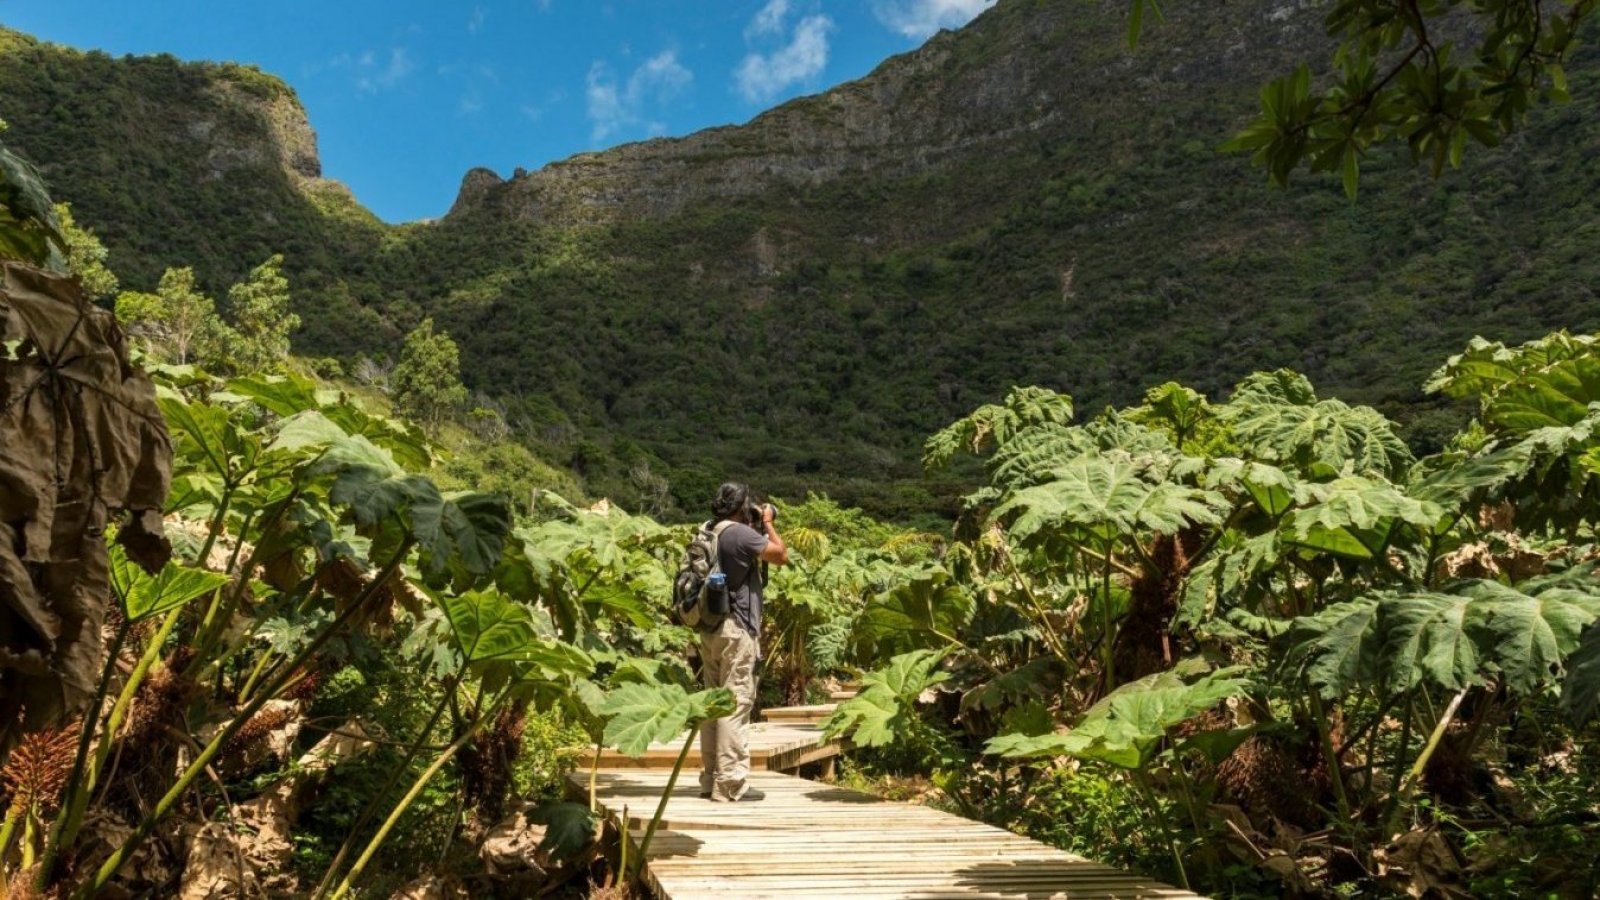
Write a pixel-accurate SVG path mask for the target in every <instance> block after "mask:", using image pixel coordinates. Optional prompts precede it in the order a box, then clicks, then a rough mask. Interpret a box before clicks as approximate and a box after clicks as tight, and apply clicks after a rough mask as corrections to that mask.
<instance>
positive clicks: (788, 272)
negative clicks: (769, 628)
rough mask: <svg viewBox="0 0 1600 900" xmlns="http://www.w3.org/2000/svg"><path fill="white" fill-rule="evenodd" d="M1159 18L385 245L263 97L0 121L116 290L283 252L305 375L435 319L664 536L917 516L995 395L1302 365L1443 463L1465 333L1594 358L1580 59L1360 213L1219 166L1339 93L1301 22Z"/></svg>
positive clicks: (33, 75)
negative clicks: (739, 516)
mask: <svg viewBox="0 0 1600 900" xmlns="http://www.w3.org/2000/svg"><path fill="white" fill-rule="evenodd" d="M1169 7H1170V8H1168V9H1167V18H1166V20H1165V21H1163V22H1160V23H1150V24H1148V25H1147V28H1146V33H1145V36H1144V39H1143V42H1142V43H1141V45H1140V47H1139V48H1138V49H1137V50H1130V49H1129V48H1128V47H1127V45H1126V42H1125V39H1124V35H1125V21H1124V16H1125V14H1126V10H1127V3H1126V0H1100V2H1093V3H1085V2H1083V0H1000V2H999V3H997V4H996V5H995V6H994V7H993V8H992V9H991V10H990V11H988V12H986V13H985V14H983V15H981V16H980V17H978V18H977V19H976V20H975V21H974V22H972V23H971V24H970V25H968V26H967V27H966V28H963V29H961V30H960V31H957V32H953V33H944V34H940V35H938V36H936V37H935V38H933V39H932V40H930V41H929V42H928V43H927V44H926V45H925V46H923V47H921V48H919V49H917V50H915V51H913V52H911V53H908V54H904V55H902V56H899V57H895V58H893V59H890V60H888V61H886V62H885V63H883V64H882V65H881V66H880V67H879V68H878V69H877V70H875V71H874V72H872V73H871V74H869V75H868V76H866V77H864V78H862V79H860V80H858V81H855V82H852V83H849V84H845V85H841V86H839V87H837V88H834V89H832V90H829V91H827V92H824V93H822V94H819V95H817V96H814V97H807V98H802V99H799V100H796V101H793V102H790V103H786V104H784V105H782V106H780V107H778V108H776V109H773V110H771V111H769V112H767V113H764V114H762V115H760V116H758V117H756V118H755V119H753V120H752V121H750V122H748V123H745V124H743V125H738V126H730V127H725V128H716V129H710V130H708V131H704V132H700V133H698V134H694V135H690V136H687V137H683V138H676V139H661V140H653V141H646V142H642V143H637V144H629V145H625V146H622V147H618V148H615V149H613V150H609V151H606V152H603V153H593V154H583V155H580V156H577V157H574V158H572V159H569V160H564V161H562V162H558V163H555V164H552V165H549V166H546V167H544V168H543V169H540V170H538V171H535V172H521V171H518V172H514V173H508V177H507V176H506V175H503V174H497V173H494V172H490V171H488V170H484V169H475V170H473V171H472V172H469V173H467V175H466V177H465V178H464V179H463V182H462V187H461V191H460V195H459V196H458V198H457V200H456V202H455V204H454V205H453V207H452V209H451V210H450V212H449V214H448V215H447V216H445V217H444V218H443V219H441V220H440V221H438V222H436V223H431V224H421V225H411V226H403V227H400V228H385V227H383V226H380V225H378V224H377V223H375V222H374V221H373V220H372V219H371V217H370V216H368V215H366V214H365V212H364V211H363V210H361V209H360V208H359V206H358V205H356V204H355V203H354V201H353V200H352V199H351V198H349V196H348V194H347V193H343V192H341V191H339V190H338V189H336V188H333V187H331V186H329V185H328V184H327V183H326V182H322V181H320V180H318V179H317V178H316V174H317V170H316V165H315V154H314V143H313V139H312V138H311V137H310V135H309V131H308V129H306V128H305V127H304V124H303V116H297V115H296V113H297V110H298V107H297V106H295V105H292V96H290V95H288V93H287V91H286V90H284V89H282V88H281V85H277V86H276V87H274V86H273V85H275V84H276V83H275V82H272V81H271V80H270V79H265V76H261V75H260V73H252V72H250V70H242V69H239V67H231V68H229V67H225V66H224V67H218V66H196V65H188V64H179V63H177V62H176V61H175V60H171V59H170V58H156V59H134V60H111V59H109V58H107V57H104V56H97V55H95V54H69V53H65V52H61V51H55V50H49V49H46V48H40V47H38V46H36V45H35V46H33V47H31V48H24V49H22V50H18V49H17V48H16V47H15V46H14V45H15V43H16V39H15V38H13V39H12V41H11V45H8V46H6V47H5V48H3V52H0V90H3V91H4V96H5V98H6V104H5V106H4V107H3V108H0V115H4V116H5V117H6V118H7V119H9V120H11V121H12V124H13V126H14V128H13V132H12V133H11V134H8V136H7V137H8V141H10V142H11V143H13V145H14V146H17V147H19V148H20V149H22V150H24V151H25V152H28V153H30V154H31V155H32V156H34V157H35V158H36V159H39V160H40V161H41V162H43V163H44V165H45V168H46V172H47V174H48V175H49V176H50V177H51V179H52V181H53V182H54V186H55V189H56V190H57V192H58V193H59V194H61V195H63V196H65V197H66V198H67V199H70V200H73V201H75V202H76V203H77V204H78V205H79V207H80V213H81V215H80V218H81V219H83V220H84V221H86V222H89V223H91V224H92V225H93V226H95V227H96V228H97V229H99V230H100V231H101V232H102V233H103V234H105V235H106V237H107V239H108V243H109V244H110V245H111V247H112V250H113V256H112V262H113V264H114V266H116V267H117V268H118V269H119V271H122V272H124V273H129V272H131V273H133V280H134V281H135V283H138V282H139V281H140V280H146V281H153V276H154V275H155V274H159V267H160V266H162V265H165V264H172V263H182V262H189V263H194V264H196V265H198V266H199V267H200V269H201V271H202V272H203V273H205V274H206V277H208V278H211V279H213V280H214V281H215V280H220V279H222V278H225V277H235V276H236V275H237V274H238V273H240V272H242V271H243V270H244V269H245V268H247V267H248V266H249V265H250V264H252V263H253V262H255V261H258V260H259V258H260V257H262V256H265V255H266V253H267V252H271V251H274V250H276V251H283V252H286V253H287V255H288V257H289V262H290V265H291V267H292V269H291V271H292V273H293V275H294V278H295V285H296V288H297V291H298V295H297V296H298V303H299V305H300V309H299V312H300V314H301V316H302V317H303V318H304V319H305V321H306V326H305V329H304V333H303V334H302V335H300V346H301V348H302V350H303V351H305V352H310V353H314V354H318V355H322V354H334V355H346V356H348V355H353V354H356V353H369V354H370V353H392V352H393V351H394V348H395V347H396V345H397V343H398V335H399V334H400V333H402V332H403V331H404V330H405V329H407V328H409V327H410V326H411V325H413V324H414V323H415V322H417V321H418V320H419V319H420V318H421V317H422V316H423V315H432V316H433V317H434V319H435V321H436V323H438V324H439V326H440V327H443V328H445V329H447V330H449V331H450V332H451V333H453V334H454V335H455V336H456V337H457V339H458V340H459V341H460V342H461V343H462V345H463V347H462V350H463V353H462V359H463V361H464V364H465V366H466V375H467V377H468V380H469V382H470V383H471V385H472V386H473V387H475V388H478V389H481V390H483V391H485V392H487V393H489V394H491V395H494V396H496V397H499V398H500V399H501V401H502V402H504V403H505V404H506V407H507V412H508V415H509V418H510V420H511V421H512V422H513V424H514V425H515V426H516V427H517V428H518V429H519V430H520V433H522V434H524V435H528V436H529V439H530V440H534V441H537V442H542V443H543V444H544V445H546V446H547V447H548V448H549V449H550V450H551V452H553V453H555V454H556V455H557V456H558V457H560V458H562V459H563V460H565V461H569V462H570V463H571V464H572V465H573V466H574V467H575V468H577V469H578V470H579V471H581V472H584V473H585V474H587V475H589V476H590V477H591V478H595V477H602V476H604V477H608V478H610V479H612V482H613V483H622V484H624V485H625V484H626V482H627V481H628V479H630V478H635V477H637V478H638V479H640V480H641V481H648V480H649V479H650V478H653V477H655V476H656V475H659V474H661V473H665V474H666V475H667V476H668V478H669V480H670V481H671V482H672V483H673V486H674V489H675V491H676V492H678V494H679V496H680V498H683V499H685V501H686V502H693V500H692V498H694V497H697V496H698V495H699V492H702V491H703V490H704V489H705V487H706V485H707V484H708V483H710V482H714V481H715V480H716V479H718V478H721V477H723V476H725V475H729V474H741V475H744V476H747V477H754V478H757V479H758V480H761V481H762V482H763V483H764V484H766V485H767V486H768V487H769V488H771V489H774V490H776V491H779V492H787V493H791V494H793V493H799V492H801V491H803V490H805V489H809V488H823V489H828V490H832V491H833V492H834V493H835V494H836V495H838V496H840V497H842V498H843V499H846V500H851V501H863V502H868V503H872V504H875V505H876V506H877V508H878V509H879V510H880V511H891V512H892V511H895V510H896V509H904V508H905V507H907V506H912V507H915V506H918V505H920V504H923V503H925V502H926V501H927V499H928V498H927V497H926V496H925V495H923V494H921V493H920V491H922V488H921V487H919V486H917V485H916V484H915V482H914V479H915V478H916V477H917V473H918V468H917V465H916V457H917V447H918V444H919V443H920V440H921V439H922V437H923V436H925V435H926V434H927V433H929V432H931V431H932V430H934V429H935V428H937V427H939V426H940V425H942V424H943V423H945V422H946V421H948V420H949V419H950V418H952V417H954V416H956V415H960V414H962V413H964V412H965V411H967V410H968V409H970V408H971V407H973V406H975V405H977V404H979V403H982V402H985V401H988V400H992V399H994V398H996V397H998V396H1000V395H1001V394H1002V393H1003V392H1004V390H1005V389H1006V388H1007V387H1008V386H1010V385H1011V384H1015V383H1037V384H1044V385H1047V386H1050V387H1053V388H1057V389H1060V390H1064V391H1067V392H1070V393H1072V394H1074V395H1075V396H1076V397H1078V399H1079V401H1080V408H1083V409H1088V410H1093V409H1095V408H1097V406H1098V405H1099V404H1102V403H1105V402H1113V401H1115V402H1122V401H1128V400H1131V399H1134V398H1136V397H1137V396H1138V394H1139V393H1140V392H1141V391H1142V390H1143V389H1145V388H1146V387H1148V386H1150V385H1151V384H1153V383H1158V382H1160V381H1164V380H1167V379H1179V380H1183V381H1186V382H1189V383H1192V384H1194V385H1195V386H1197V387H1199V388H1201V389H1204V390H1207V391H1211V392H1222V391H1225V390H1226V389H1227V388H1228V386H1229V385H1231V384H1232V383H1233V381H1234V380H1236V379H1237V378H1239V377H1241V376H1242V375H1244V374H1246V373H1248V372H1250V371H1252V370H1254V369H1260V368H1270V367H1276V366H1284V365H1287V366H1292V367H1295V368H1297V369H1301V370H1303V371H1305V372H1306V373H1307V374H1308V375H1310V376H1311V377H1312V378H1313V380H1314V381H1316V382H1317V384H1318V385H1319V387H1321V388H1323V389H1324V390H1326V391H1331V392H1335V393H1340V394H1342V395H1343V396H1346V397H1348V398H1351V399H1355V400H1361V401H1365V402H1374V403H1378V404H1380V405H1381V406H1382V407H1383V408H1384V409H1386V410H1387V411H1389V412H1390V413H1391V414H1393V415H1396V416H1397V417H1399V418H1400V419H1402V421H1403V422H1404V423H1405V425H1406V427H1407V429H1408V434H1409V435H1410V437H1411V438H1412V439H1413V440H1415V441H1416V442H1418V444H1419V446H1425V445H1426V444H1427V442H1428V441H1430V440H1433V439H1434V438H1433V437H1432V436H1433V435H1435V434H1437V433H1440V432H1441V431H1442V430H1444V428H1445V427H1446V426H1447V425H1453V424H1454V421H1455V419H1456V418H1459V416H1460V413H1459V411H1454V410H1451V409H1449V408H1448V407H1446V406H1442V405H1440V404H1438V403H1436V402H1435V401H1433V400H1431V399H1429V398H1426V397H1424V396H1423V395H1422V394H1421V392H1420V390H1419V385H1420V384H1421V382H1422V381H1423V379H1424V377H1425V376H1426V374H1427V370H1428V368H1429V367H1430V366H1432V365H1433V364H1435V363H1436V361H1437V360H1438V359H1440V358H1443V356H1444V355H1445V354H1447V353H1450V352H1453V351H1454V350H1456V349H1458V348H1459V346H1460V345H1461V344H1462V343H1463V342H1464V341H1465V340H1466V339H1467V338H1468V337H1470V336H1471V335H1472V334H1475V333H1482V334H1485V335H1487V336H1490V337H1493V338H1498V339H1505V340H1516V339H1521V338H1525V337H1528V336H1531V335H1534V334H1537V333H1542V332H1544V331H1547V330H1551V329H1554V328H1559V327H1570V328H1574V329H1595V328H1600V296H1597V294H1596V285H1600V254H1595V253H1594V252H1593V248H1594V246H1595V244H1596V242H1597V241H1600V235H1597V233H1596V230H1595V229H1596V225H1595V224H1594V223H1595V222H1597V221H1600V215H1597V213H1600V209H1597V199H1596V198H1600V170H1596V169H1595V168H1594V167H1593V166H1592V164H1590V163H1589V162H1588V161H1589V160H1592V159H1593V158H1594V157H1595V155H1596V154H1600V78H1597V77H1596V70H1597V63H1596V56H1595V53H1594V51H1592V50H1588V51H1585V52H1584V54H1583V55H1581V56H1580V57H1579V58H1578V59H1575V60H1574V61H1573V63H1572V65H1570V66H1569V67H1568V72H1569V75H1570V76H1571V78H1572V82H1573V93H1574V95H1575V96H1576V97H1577V98H1578V99H1577V102H1575V103H1574V104H1572V105H1571V106H1568V107H1564V108H1557V109H1540V110H1536V111H1535V113H1534V115H1533V117H1532V119H1531V121H1530V123H1529V127H1528V128H1527V130H1526V131H1525V132H1523V133H1522V134H1521V135H1519V136H1518V138H1517V139H1516V140H1515V141H1512V142H1509V143H1508V144H1507V145H1506V146H1504V147H1502V148H1499V149H1497V150H1494V151H1478V152H1475V153H1473V154H1471V155H1470V157H1469V162H1468V164H1467V166H1466V167H1464V168H1463V170H1461V171H1459V172H1451V173H1447V174H1446V175H1445V176H1444V177H1442V178H1440V179H1439V180H1437V181H1434V180H1430V179H1429V178H1428V176H1427V175H1426V174H1425V173H1424V172H1421V171H1419V170H1418V168H1417V167H1416V166H1414V165H1413V164H1412V162H1411V161H1410V160H1409V159H1408V158H1407V157H1406V156H1405V155H1404V153H1403V152H1401V153H1389V152H1385V153H1379V154H1376V155H1374V156H1373V157H1372V158H1370V159H1368V160H1367V161H1366V162H1365V164H1364V166H1363V196H1362V199H1361V200H1360V202H1359V203H1356V204H1352V203H1350V202H1348V201H1346V200H1345V199H1344V198H1343V196H1342V194H1341V192H1340V191H1339V188H1338V186H1337V185H1336V184H1334V183H1332V182H1331V180H1325V179H1316V178H1310V179H1303V180H1301V181H1300V182H1298V183H1297V184H1296V185H1295V186H1293V188H1292V189H1290V190H1288V191H1271V190H1268V189H1267V188H1266V187H1265V186H1264V185H1263V183H1262V182H1263V180H1264V179H1263V178H1262V176H1261V175H1260V173H1259V172H1258V171H1256V170H1253V169H1252V168H1251V167H1250V166H1249V164H1248V162H1247V161H1246V160H1244V159H1241V158H1238V157H1232V156H1227V155H1223V154H1219V153H1218V152H1217V150H1216V148H1217V147H1218V146H1219V145H1220V144H1221V143H1222V142H1223V141H1224V140H1225V139H1226V138H1227V137H1229V136H1230V135H1231V134H1232V133H1233V132H1234V131H1235V130H1236V129H1237V128H1238V127H1239V126H1240V125H1241V124H1242V123H1243V122H1244V121H1246V120H1247V118H1248V117H1249V116H1250V115H1251V113H1252V112H1253V110H1254V107H1255V102H1256V100H1255V98H1256V95H1257V91H1258V89H1259V86H1260V84H1261V83H1262V82H1263V81H1265V80H1267V79H1268V78H1270V77H1272V76H1274V75H1276V74H1280V73H1282V72H1283V71H1286V70H1287V69H1289V68H1290V67H1291V66H1292V65H1294V64H1296V63H1297V62H1299V61H1300V60H1307V59H1309V60H1313V61H1315V60H1318V59H1324V58H1326V56H1327V53H1328V50H1329V47H1330V43H1329V40H1328V39H1327V38H1326V37H1325V36H1324V35H1323V33H1322V27H1321V10H1322V9H1323V6H1322V4H1320V3H1313V2H1309V0H1240V2H1236V3H1229V4H1223V5H1214V4H1170V5H1169ZM1592 45H1593V42H1590V46H1592ZM128 107H132V108H136V109H137V110H138V115H137V116H134V117H129V116H125V115H123V114H122V112H121V110H123V109H125V108H128ZM197 142H198V149H197V146H196V144H197ZM884 485H889V487H888V488H884Z"/></svg>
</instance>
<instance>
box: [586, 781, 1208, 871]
mask: <svg viewBox="0 0 1600 900" xmlns="http://www.w3.org/2000/svg"><path fill="white" fill-rule="evenodd" d="M668 774H669V773H668V772H665V771H658V770H651V769H629V770H606V771H602V772H601V773H600V777H599V781H598V797H599V800H600V803H601V805H602V807H603V808H604V809H605V811H606V813H607V814H608V815H610V816H611V817H612V818H613V820H616V819H620V813H621V810H622V808H623V807H624V806H626V807H627V808H628V813H629V816H628V818H629V819H630V820H632V821H631V823H630V831H631V833H632V834H633V835H634V836H635V839H637V837H638V836H639V835H640V834H641V833H642V831H643V828H644V825H645V824H647V823H648V821H649V819H650V817H651V815H652V814H653V813H654V811H655V805H656V801H657V800H658V799H659V798H660V796H661V792H662V791H663V790H665V788H666V781H667V777H668ZM750 778H751V783H752V786H753V787H755V788H757V789H759V790H761V791H764V792H765V793H766V798H765V799H764V800H762V801H760V802H757V803H713V802H711V801H709V800H702V799H700V798H699V796H698V786H697V785H695V784H693V782H692V780H691V781H690V783H688V784H685V783H684V782H683V781H682V780H680V783H679V785H678V786H677V788H676V789H675V790H674V791H673V795H672V797H671V798H670V799H669V800H668V803H667V809H666V813H665V815H664V817H663V822H662V830H661V831H658V832H657V834H656V838H655V841H654V842H653V843H652V844H651V847H650V858H649V860H648V864H647V867H646V879H647V881H648V883H649V884H650V886H651V889H652V890H653V891H654V892H655V893H656V896H658V897H660V898H662V900H695V898H730V900H731V898H736V897H737V898H757V897H773V898H786V900H792V898H801V897H832V896H840V895H845V896H848V897H849V898H850V900H880V898H891V897H910V898H920V900H943V898H949V900H956V898H963V900H967V898H993V900H1040V898H1056V897H1059V898H1066V900H1087V898H1108V900H1109V898H1137V900H1150V898H1161V900H1167V898H1173V900H1178V898H1195V897H1196V896H1197V895H1195V894H1193V893H1191V892H1189V891H1184V890H1180V889H1178V888H1175V887H1172V886H1170V885H1166V884H1162V883H1160V882H1158V881H1155V880H1153V879H1149V878H1144V877H1141V876H1138V875H1134V874H1132V873H1129V872H1123V871H1121V870H1118V869H1116V868H1113V867H1111V866H1106V865H1103V864H1101V863H1097V862H1093V861H1091V860H1087V859H1084V858H1083V857H1081V856H1076V855H1074V854H1071V853H1065V852H1063V851H1059V850H1056V849H1054V848H1052V847H1048V846H1046V845H1044V844H1041V843H1039V842H1037V841H1033V840H1030V839H1028V838H1024V837H1021V836H1019V835H1015V834H1012V833H1010V832H1008V831H1005V830H1004V829H1000V828H995V827H993V826H990V825H985V824H983V823H981V822H974V821H971V820H968V819H963V818H961V817H959V816H955V815H951V814H949V813H945V812H942V811H940V810H935V809H931V808H928V807H921V806H912V805H908V804H903V803H891V802H889V801H885V800H881V799H879V798H877V797H873V796H870V795H868V794H863V793H860V792H858V791H851V790H848V789H844V788H840V787H837V786H833V785H825V784H819V783H816V782H810V781H805V780H803V779H799V778H794V777H792V776H788V775H781V774H777V773H774V772H766V771H755V772H752V773H751V776H750ZM571 782H572V787H573V789H574V790H575V791H586V790H587V779H586V773H582V772H580V773H575V774H574V775H573V776H572V779H571Z"/></svg>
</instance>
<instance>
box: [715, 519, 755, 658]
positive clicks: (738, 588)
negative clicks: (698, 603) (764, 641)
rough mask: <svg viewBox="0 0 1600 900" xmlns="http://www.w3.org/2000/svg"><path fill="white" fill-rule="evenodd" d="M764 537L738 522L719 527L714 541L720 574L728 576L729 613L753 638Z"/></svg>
mask: <svg viewBox="0 0 1600 900" xmlns="http://www.w3.org/2000/svg"><path fill="white" fill-rule="evenodd" d="M765 549H767V536H766V535H764V534H762V533H761V532H759V531H757V530H755V529H754V528H751V527H750V526H749V525H744V524H741V523H738V522H735V523H733V524H732V525H729V526H728V527H727V528H725V529H723V531H722V537H721V538H720V539H718V541H717V557H718V559H719V560H720V562H721V563H722V574H724V575H726V576H728V605H729V607H730V608H731V609H732V610H733V615H734V617H735V618H736V619H738V620H739V624H740V625H743V626H744V630H745V631H748V632H749V633H750V634H751V635H752V636H754V637H756V638H760V637H761V588H762V587H763V585H762V584H761V551H763V550H765Z"/></svg>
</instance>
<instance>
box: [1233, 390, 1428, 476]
mask: <svg viewBox="0 0 1600 900" xmlns="http://www.w3.org/2000/svg"><path fill="white" fill-rule="evenodd" d="M1217 415H1218V417H1219V418H1221V419H1222V420H1223V421H1224V422H1226V423H1228V424H1229V425H1230V426H1231V427H1232V429H1233V434H1234V438H1235V440H1236V441H1237V442H1238V443H1239V445H1240V446H1241V447H1242V448H1243V449H1244V450H1245V452H1246V455H1248V456H1250V457H1253V458H1256V459H1262V460H1267V461H1270V462H1275V463H1278V464H1280V465H1294V466H1296V467H1298V468H1299V469H1301V470H1302V471H1303V472H1306V473H1308V474H1330V473H1336V472H1340V471H1344V470H1345V469H1346V468H1353V469H1354V470H1355V471H1356V472H1360V473H1372V474H1378V475H1384V476H1388V477H1391V478H1392V477H1398V476H1399V475H1400V474H1401V473H1403V472H1404V471H1405V469H1406V467H1407V466H1409V465H1410V463H1411V451H1410V450H1408V449H1407V448H1406V445H1405V442H1404V441H1402V440H1401V439H1400V436H1399V435H1398V434H1397V433H1396V431H1395V428H1394V423H1392V422H1390V421H1389V420H1388V419H1386V418H1384V417H1383V415H1382V414H1380V413H1379V412H1378V411H1377V410H1374V409H1372V408H1370V407H1366V406H1350V405H1348V404H1346V403H1344V402H1343V401H1340V400H1318V399H1316V393H1315V392H1314V391H1313V390H1312V388H1311V383H1310V382H1309V381H1307V380H1306V379H1305V376H1303V375H1300V374H1298V373H1295V372H1291V371H1289V370H1287V369H1280V370H1278V371H1276V372H1258V373H1256V374H1254V375H1251V376H1250V377H1248V378H1246V379H1245V380H1244V381H1242V382H1240V383H1239V385H1238V386H1237V387H1236V388H1235V389H1234V393H1233V397H1232V398H1231V399H1230V400H1229V402H1228V403H1227V404H1226V405H1224V406H1222V407H1219V408H1218V409H1217Z"/></svg>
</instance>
